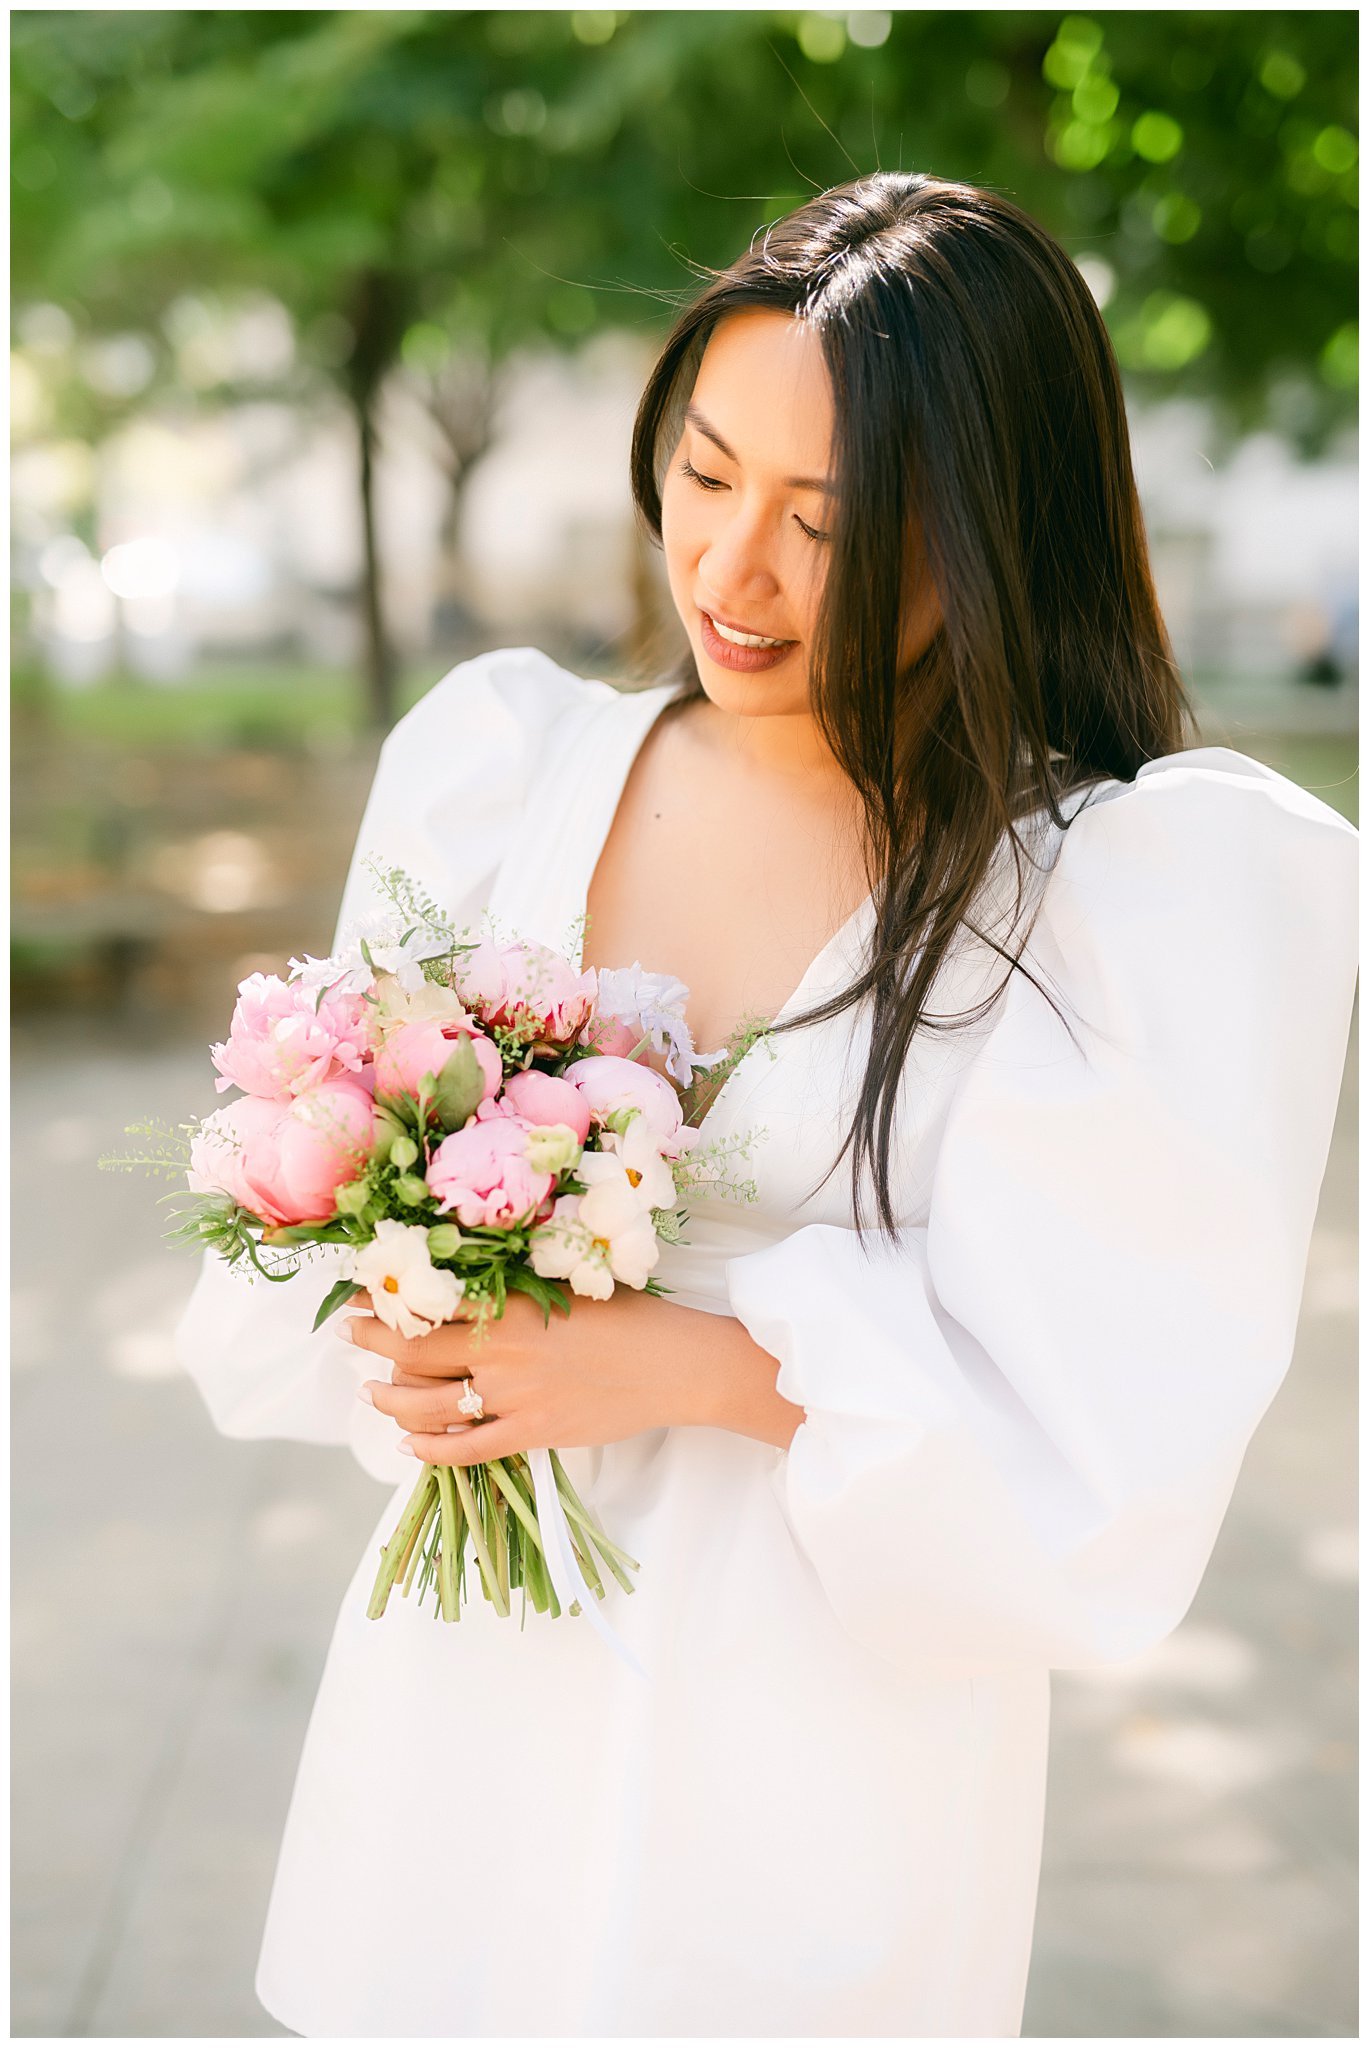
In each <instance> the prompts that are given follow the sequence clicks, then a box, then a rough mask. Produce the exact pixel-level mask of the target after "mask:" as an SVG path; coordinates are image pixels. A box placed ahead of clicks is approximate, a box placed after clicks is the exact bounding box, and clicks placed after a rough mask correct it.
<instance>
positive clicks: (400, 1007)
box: [372, 954, 470, 1036]
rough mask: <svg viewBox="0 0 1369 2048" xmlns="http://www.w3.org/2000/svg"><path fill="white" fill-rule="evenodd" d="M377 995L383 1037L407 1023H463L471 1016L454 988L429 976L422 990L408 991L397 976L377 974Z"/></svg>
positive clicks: (378, 1017)
mask: <svg viewBox="0 0 1369 2048" xmlns="http://www.w3.org/2000/svg"><path fill="white" fill-rule="evenodd" d="M374 957H375V956H374V954H373V955H372V958H374ZM375 996H376V1005H377V1007H376V1023H377V1025H378V1026H379V1029H380V1031H381V1034H382V1036H384V1035H385V1034H386V1033H388V1032H390V1031H398V1030H400V1029H401V1028H402V1027H403V1026H404V1025H405V1024H430V1023H437V1024H446V1023H449V1022H454V1021H463V1022H464V1021H465V1020H466V1019H467V1018H468V1017H469V1015H470V1012H469V1011H468V1010H467V1008H466V1005H465V1004H464V1003H463V1002H462V1000H461V998H460V996H459V995H458V994H457V992H456V990H455V989H454V988H448V987H447V985H446V984H445V983H444V982H440V981H429V980H427V979H426V977H425V979H424V981H423V985H422V987H421V988H417V989H414V990H409V989H407V988H406V987H405V986H404V983H403V982H402V981H401V980H400V979H399V978H398V976H396V975H393V974H381V975H378V976H377V977H376V985H375Z"/></svg>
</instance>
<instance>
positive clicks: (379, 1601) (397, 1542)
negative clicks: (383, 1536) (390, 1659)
mask: <svg viewBox="0 0 1369 2048" xmlns="http://www.w3.org/2000/svg"><path fill="white" fill-rule="evenodd" d="M436 1485H437V1478H436V1475H435V1473H434V1471H433V1468H432V1466H431V1465H428V1466H426V1467H425V1468H424V1471H423V1476H422V1477H421V1478H420V1480H419V1481H418V1484H417V1485H416V1486H415V1487H414V1490H413V1492H412V1493H411V1494H410V1495H409V1501H408V1505H407V1507H406V1508H405V1510H404V1513H403V1514H402V1515H401V1516H400V1518H399V1524H398V1526H397V1528H396V1529H395V1532H394V1534H393V1536H391V1538H390V1540H389V1542H388V1543H387V1544H386V1545H385V1548H384V1549H383V1550H382V1551H381V1553H380V1570H379V1571H378V1572H377V1573H376V1581H375V1585H374V1586H373V1587H372V1588H371V1599H370V1604H369V1606H368V1607H367V1609H366V1618H367V1620H368V1621H379V1619H380V1617H381V1615H382V1614H383V1613H384V1612H385V1607H386V1603H387V1602H388V1600H389V1598H390V1593H391V1590H392V1588H393V1586H394V1582H395V1580H396V1579H397V1578H398V1576H399V1573H400V1570H401V1567H402V1566H403V1564H404V1562H405V1560H406V1559H407V1557H408V1554H409V1545H410V1543H411V1541H412V1540H413V1539H414V1537H415V1535H416V1534H417V1532H418V1531H419V1530H420V1529H421V1528H422V1527H423V1524H424V1522H425V1521H426V1520H427V1509H428V1508H429V1506H430V1505H431V1502H432V1496H433V1489H434V1488H435V1487H436Z"/></svg>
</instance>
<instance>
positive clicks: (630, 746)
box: [575, 683, 874, 1131]
mask: <svg viewBox="0 0 1369 2048" xmlns="http://www.w3.org/2000/svg"><path fill="white" fill-rule="evenodd" d="M626 694H627V696H628V702H629V703H630V704H632V705H633V708H634V709H635V710H636V711H637V716H636V717H634V718H631V719H624V721H623V728H624V729H623V733H622V735H621V743H620V745H619V746H618V748H617V749H616V750H615V751H613V752H612V757H611V765H610V766H609V767H608V769H607V772H606V773H605V775H604V778H603V782H602V784H601V785H600V798H601V801H600V803H599V806H598V809H597V812H596V815H595V818H594V824H593V829H592V830H591V831H589V832H587V833H586V835H585V843H584V849H583V852H582V856H581V861H580V865H579V867H578V869H577V873H576V896H575V904H576V910H577V913H578V917H579V929H580V941H579V948H578V958H577V961H576V965H577V966H583V963H584V926H585V922H586V921H587V920H588V916H589V892H590V889H591V887H592V885H593V882H594V876H595V873H596V871H597V869H598V866H599V862H600V860H601V858H602V857H603V853H604V850H605V848H606V847H607V845H608V842H609V835H610V834H611V832H612V830H613V827H614V825H615V824H616V823H617V819H618V811H619V808H620V806H621V804H622V800H623V795H624V792H625V791H626V789H627V783H628V777H629V776H630V775H631V773H632V770H633V768H634V767H635V766H636V763H637V760H638V757H639V756H640V754H641V752H642V749H643V748H644V747H645V745H646V743H647V740H648V738H649V736H650V734H651V733H652V731H653V730H654V729H655V726H656V721H657V720H658V719H659V718H660V716H661V714H662V713H663V712H664V711H665V709H666V707H667V705H670V704H674V703H677V702H678V701H679V697H680V689H679V686H678V685H671V684H664V683H662V684H658V685H657V686H656V688H654V689H650V690H641V691H633V692H631V693H626ZM651 698H658V699H659V701H657V702H655V703H647V708H646V715H645V717H643V716H642V715H641V711H640V705H641V704H642V703H643V702H646V700H648V699H651ZM610 708H611V709H612V710H614V711H618V710H620V709H621V706H620V705H617V704H615V705H613V706H612V707H610ZM593 723H594V722H591V727H590V729H589V731H588V732H587V734H586V737H587V738H591V737H593V738H595V739H598V738H599V735H598V734H596V733H594V732H593ZM601 758H603V757H602V756H601ZM873 908H874V896H873V895H872V894H869V895H866V896H865V897H864V898H863V900H862V901H861V902H860V903H858V904H857V905H856V908H855V909H854V910H853V911H852V912H851V915H850V916H849V917H848V918H847V919H846V920H845V921H844V922H843V923H842V924H841V925H840V926H839V928H838V929H837V930H836V931H835V932H833V934H832V936H831V938H830V939H828V940H827V941H826V943H825V944H824V945H823V946H822V947H821V948H820V949H819V951H818V952H816V953H815V954H814V955H813V958H812V959H811V960H810V961H809V963H808V965H807V966H806V967H805V968H804V970H803V973H802V975H801V976H800V978H799V980H798V982H797V983H796V984H795V986H794V987H793V988H792V989H791V990H790V992H789V994H788V995H787V996H786V997H785V999H784V1001H783V1002H782V1003H781V1004H780V1007H779V1009H778V1010H776V1012H775V1014H774V1016H773V1017H772V1018H771V1019H770V1020H769V1023H768V1024H767V1025H766V1027H765V1030H764V1031H763V1032H759V1033H758V1034H757V1036H756V1037H755V1038H754V1039H753V1040H752V1042H751V1044H750V1045H749V1046H748V1047H747V1049H746V1051H745V1052H744V1053H743V1054H742V1056H741V1058H740V1059H739V1060H738V1061H737V1063H736V1065H735V1066H734V1067H733V1068H732V1071H731V1073H730V1074H728V1076H727V1078H726V1080H725V1081H724V1082H723V1084H722V1086H721V1087H720V1088H719V1089H718V1092H717V1094H716V1095H715V1096H714V1097H713V1099H712V1101H711V1102H710V1103H709V1105H708V1108H707V1109H706V1110H705V1111H704V1113H703V1115H702V1117H701V1118H700V1119H699V1122H698V1123H697V1124H696V1125H694V1126H692V1128H693V1129H695V1130H699V1131H702V1130H703V1129H704V1128H705V1127H706V1125H707V1124H708V1121H709V1119H710V1117H712V1116H713V1115H714V1113H715V1112H716V1111H717V1110H718V1109H720V1108H721V1106H722V1102H723V1099H724V1097H725V1096H726V1094H727V1092H728V1090H729V1089H730V1088H731V1087H732V1084H733V1082H734V1081H735V1080H736V1079H737V1077H738V1075H739V1074H740V1073H741V1071H742V1069H743V1068H744V1067H745V1066H746V1065H747V1063H748V1062H749V1061H750V1060H751V1059H752V1056H753V1054H755V1053H756V1051H757V1050H758V1049H759V1047H760V1046H761V1045H762V1044H764V1043H765V1040H766V1037H767V1035H768V1033H769V1032H770V1031H772V1030H773V1029H774V1027H775V1026H776V1025H777V1024H782V1023H784V1022H785V1021H786V1019H787V1018H789V1017H790V1016H791V1015H792V1014H793V1012H794V1011H795V1010H796V1009H798V1008H800V1007H801V1006H802V1004H803V1002H804V1001H805V999H806V998H807V996H808V994H809V991H810V989H811V987H812V984H813V983H814V982H815V981H816V980H817V978H818V976H819V974H820V972H821V970H822V969H823V967H824V966H825V965H826V964H827V961H828V960H829V958H830V957H831V956H832V955H833V954H835V953H836V952H837V950H838V948H839V947H840V946H842V945H843V944H844V942H845V941H846V940H847V939H848V938H849V936H850V935H851V933H852V932H853V931H854V930H855V928H856V926H857V925H858V924H860V923H862V922H863V921H864V920H865V919H866V918H867V917H868V916H869V915H870V913H871V911H872V910H873ZM657 971H668V970H657ZM687 1021H688V1019H687V1018H686V1022H687ZM713 1050H719V1051H722V1050H725V1048H723V1047H718V1048H714V1047H700V1046H695V1051H696V1052H698V1051H713ZM700 1071H701V1072H704V1073H706V1072H707V1069H700Z"/></svg>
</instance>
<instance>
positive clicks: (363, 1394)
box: [357, 1380, 376, 1408]
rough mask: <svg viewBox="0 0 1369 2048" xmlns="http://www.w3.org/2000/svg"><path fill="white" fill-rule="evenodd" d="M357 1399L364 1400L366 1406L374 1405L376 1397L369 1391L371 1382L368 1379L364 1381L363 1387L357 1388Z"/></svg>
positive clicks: (372, 1406)
mask: <svg viewBox="0 0 1369 2048" xmlns="http://www.w3.org/2000/svg"><path fill="white" fill-rule="evenodd" d="M357 1399H358V1401H365V1402H366V1404H367V1406H368V1407H371V1408H374V1407H375V1405H376V1397H375V1395H374V1394H373V1393H372V1392H371V1383H370V1381H369V1380H368V1381H367V1382H366V1385H365V1386H364V1387H358V1388H357Z"/></svg>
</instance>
